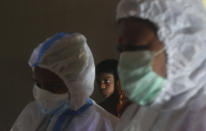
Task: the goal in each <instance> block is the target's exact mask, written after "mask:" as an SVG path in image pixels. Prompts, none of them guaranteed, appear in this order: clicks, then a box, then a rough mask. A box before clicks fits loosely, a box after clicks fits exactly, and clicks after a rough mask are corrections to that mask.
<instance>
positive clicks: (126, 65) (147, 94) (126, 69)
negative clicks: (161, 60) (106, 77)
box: [118, 51, 165, 106]
mask: <svg viewBox="0 0 206 131" xmlns="http://www.w3.org/2000/svg"><path fill="white" fill-rule="evenodd" d="M153 58H154V54H153V53H152V52H150V51H138V52H123V53H122V54H121V55H120V60H119V65H118V72H119V77H120V83H121V88H122V89H123V90H124V91H125V93H126V95H127V97H128V98H129V99H130V100H132V101H135V102H137V103H138V104H140V105H142V106H144V105H149V104H152V103H153V102H154V100H155V99H156V97H157V96H158V95H159V93H160V91H161V89H162V88H163V85H164V82H165V79H164V78H163V77H161V76H159V75H158V74H156V73H155V72H154V71H153V70H152V60H153Z"/></svg>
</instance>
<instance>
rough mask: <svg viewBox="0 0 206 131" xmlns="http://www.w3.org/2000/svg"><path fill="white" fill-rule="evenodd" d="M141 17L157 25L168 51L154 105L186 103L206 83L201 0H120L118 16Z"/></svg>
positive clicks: (205, 27) (205, 26)
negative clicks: (163, 81) (162, 86)
mask: <svg viewBox="0 0 206 131" xmlns="http://www.w3.org/2000/svg"><path fill="white" fill-rule="evenodd" d="M128 17H138V18H142V19H148V20H150V21H151V22H153V23H154V24H156V25H157V26H158V37H159V39H160V40H161V41H162V42H163V43H164V44H165V47H166V52H167V55H168V61H167V74H168V76H167V82H166V85H165V87H164V88H163V89H162V91H161V93H160V95H159V96H158V98H157V99H156V101H155V103H154V105H153V106H156V105H162V107H163V108H164V109H176V108H181V107H183V106H184V105H185V104H186V103H187V102H188V101H189V100H190V99H191V98H192V97H194V96H195V95H196V94H197V92H198V91H199V90H200V89H202V88H203V87H205V85H206V81H205V79H206V73H205V71H206V66H205V64H206V55H205V50H206V37H205V34H206V24H205V23H206V12H205V8H204V4H203V1H201V0H187V1H185V0H121V1H120V2H119V4H118V6H117V15H116V19H117V20H119V19H121V18H128Z"/></svg>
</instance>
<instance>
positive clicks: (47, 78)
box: [33, 67, 68, 94]
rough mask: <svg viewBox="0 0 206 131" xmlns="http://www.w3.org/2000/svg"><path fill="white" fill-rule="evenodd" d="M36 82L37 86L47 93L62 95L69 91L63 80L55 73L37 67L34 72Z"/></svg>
mask: <svg viewBox="0 0 206 131" xmlns="http://www.w3.org/2000/svg"><path fill="white" fill-rule="evenodd" d="M33 77H34V80H35V82H36V84H37V85H38V86H39V87H40V88H42V89H45V90H47V91H50V92H52V93H57V94H62V93H66V92H67V91H68V89H67V87H66V85H65V84H64V82H63V80H62V79H60V78H59V77H58V76H57V75H56V74H55V73H53V72H51V71H49V70H47V69H43V68H40V67H36V68H35V70H34V76H33Z"/></svg>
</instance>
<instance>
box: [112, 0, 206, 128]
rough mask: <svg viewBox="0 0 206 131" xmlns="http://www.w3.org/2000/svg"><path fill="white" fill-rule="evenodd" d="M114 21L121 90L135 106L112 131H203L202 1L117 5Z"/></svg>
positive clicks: (130, 0) (125, 0)
mask: <svg viewBox="0 0 206 131" xmlns="http://www.w3.org/2000/svg"><path fill="white" fill-rule="evenodd" d="M116 19H117V24H118V49H119V51H120V60H119V65H118V71H119V77H120V82H121V87H122V89H123V90H124V91H125V93H126V95H127V97H128V98H129V99H130V100H132V101H133V102H134V104H132V105H130V106H129V107H128V108H127V110H126V111H125V112H124V114H123V115H122V117H121V118H120V122H119V123H118V125H117V127H116V129H115V130H116V131H206V124H205V123H206V102H205V99H206V81H205V80H206V66H205V65H206V55H205V51H206V37H205V34H206V13H205V8H204V4H203V1H201V0H186V1H185V0H121V1H120V3H119V4H118V6H117V16H116ZM139 105H140V108H139Z"/></svg>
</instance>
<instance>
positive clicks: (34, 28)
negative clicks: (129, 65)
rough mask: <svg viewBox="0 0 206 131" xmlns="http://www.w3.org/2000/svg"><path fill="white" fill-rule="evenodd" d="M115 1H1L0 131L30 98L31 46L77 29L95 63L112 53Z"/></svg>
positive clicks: (113, 54)
mask: <svg viewBox="0 0 206 131" xmlns="http://www.w3.org/2000/svg"><path fill="white" fill-rule="evenodd" d="M117 1H118V0H102V1H100V0H13V1H11V0H2V1H1V4H0V6H1V10H2V11H1V14H2V15H1V16H2V17H1V18H2V19H1V20H0V21H1V22H0V23H1V24H0V25H1V26H2V27H1V47H0V73H1V74H0V78H1V79H0V82H1V85H0V86H1V92H0V93H1V94H0V97H1V99H0V102H1V109H0V113H1V114H0V115H1V119H0V130H1V131H8V130H9V128H10V127H11V125H12V123H13V122H14V120H15V119H16V117H17V115H18V114H19V113H20V111H21V110H22V109H23V107H24V106H25V105H26V104H27V103H28V102H29V101H31V100H32V93H31V89H32V80H31V71H30V68H29V67H28V66H27V60H28V58H29V56H30V53H31V51H32V49H33V48H34V47H35V46H36V45H37V44H38V43H39V42H41V41H43V40H44V39H45V38H47V37H48V36H50V35H53V34H55V33H56V32H81V33H83V34H85V35H86V37H87V38H88V42H89V45H90V47H91V49H92V51H93V53H94V57H95V61H96V63H97V62H99V61H100V60H102V59H105V58H117V56H118V54H117V52H116V50H115V43H116V41H115V39H116V36H115V21H114V19H115V18H114V16H115V7H116V3H117Z"/></svg>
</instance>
